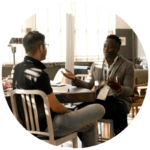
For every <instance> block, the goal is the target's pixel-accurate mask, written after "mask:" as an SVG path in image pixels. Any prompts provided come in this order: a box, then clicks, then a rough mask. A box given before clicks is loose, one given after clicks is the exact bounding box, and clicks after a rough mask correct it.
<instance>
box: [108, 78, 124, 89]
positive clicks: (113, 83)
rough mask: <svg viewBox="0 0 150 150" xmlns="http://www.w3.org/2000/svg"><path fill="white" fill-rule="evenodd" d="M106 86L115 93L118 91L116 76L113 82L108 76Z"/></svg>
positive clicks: (118, 85)
mask: <svg viewBox="0 0 150 150" xmlns="http://www.w3.org/2000/svg"><path fill="white" fill-rule="evenodd" d="M106 84H107V85H108V86H109V87H111V88H112V89H114V90H116V91H118V90H119V89H120V88H121V85H120V84H119V77H118V76H117V77H116V81H114V80H113V79H112V77H111V76H108V78H107V81H106Z"/></svg>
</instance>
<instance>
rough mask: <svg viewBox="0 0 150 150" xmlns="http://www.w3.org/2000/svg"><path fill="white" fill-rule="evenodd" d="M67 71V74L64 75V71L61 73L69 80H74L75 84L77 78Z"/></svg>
mask: <svg viewBox="0 0 150 150" xmlns="http://www.w3.org/2000/svg"><path fill="white" fill-rule="evenodd" d="M65 71H66V72H67V73H64V72H63V71H61V73H62V74H63V75H64V76H65V77H66V78H68V79H70V80H72V81H73V82H75V80H76V77H75V76H74V74H73V73H72V72H70V71H69V70H67V69H65Z"/></svg>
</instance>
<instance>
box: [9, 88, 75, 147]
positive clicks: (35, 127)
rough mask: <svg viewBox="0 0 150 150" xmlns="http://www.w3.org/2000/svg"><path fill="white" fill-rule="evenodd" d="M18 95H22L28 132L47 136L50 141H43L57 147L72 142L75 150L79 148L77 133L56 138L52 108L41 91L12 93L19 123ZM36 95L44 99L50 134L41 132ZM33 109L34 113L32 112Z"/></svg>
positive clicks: (14, 109)
mask: <svg viewBox="0 0 150 150" xmlns="http://www.w3.org/2000/svg"><path fill="white" fill-rule="evenodd" d="M16 94H20V95H21V98H22V103H23V109H24V114H25V121H26V127H27V130H28V131H29V132H30V133H31V134H36V135H42V136H46V137H48V140H43V141H45V142H47V143H49V144H53V145H56V146H57V145H61V144H62V143H65V142H67V141H70V140H72V141H73V148H77V132H75V133H72V134H70V135H67V136H64V137H61V138H57V139H55V138H54V132H53V124H52V119H51V113H50V106H49V102H48V98H47V96H46V94H45V93H44V92H43V91H40V90H18V89H16V90H14V91H12V93H11V104H12V110H13V114H14V116H15V117H16V119H17V120H18V121H20V118H19V114H18V110H17V104H16V97H15V95H16ZM30 95H31V99H30ZM34 95H40V96H41V97H42V99H43V102H44V108H45V114H46V120H47V126H48V133H47V132H41V131H40V127H39V121H38V113H37V108H36V103H35V97H34ZM26 102H27V106H26ZM27 107H28V112H29V116H28V112H27ZM32 109H33V112H32ZM33 116H34V117H33ZM29 122H30V124H31V128H30V125H29ZM34 122H35V124H34Z"/></svg>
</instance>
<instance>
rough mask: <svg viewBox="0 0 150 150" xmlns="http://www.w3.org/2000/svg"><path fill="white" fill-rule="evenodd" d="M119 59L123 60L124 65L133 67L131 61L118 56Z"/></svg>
mask: <svg viewBox="0 0 150 150" xmlns="http://www.w3.org/2000/svg"><path fill="white" fill-rule="evenodd" d="M119 59H121V60H123V63H124V64H127V65H131V66H133V63H132V62H131V61H129V60H127V59H126V58H124V57H123V56H122V55H120V56H119Z"/></svg>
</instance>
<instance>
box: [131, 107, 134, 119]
mask: <svg viewBox="0 0 150 150" xmlns="http://www.w3.org/2000/svg"><path fill="white" fill-rule="evenodd" d="M131 117H134V107H131Z"/></svg>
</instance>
